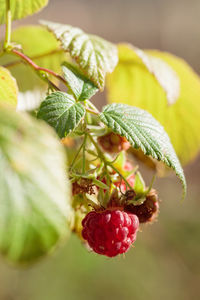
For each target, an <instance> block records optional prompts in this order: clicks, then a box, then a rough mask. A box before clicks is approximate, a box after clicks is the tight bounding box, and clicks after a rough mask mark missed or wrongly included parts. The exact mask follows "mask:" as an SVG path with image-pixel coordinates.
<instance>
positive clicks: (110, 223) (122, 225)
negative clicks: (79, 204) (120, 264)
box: [82, 209, 139, 257]
mask: <svg viewBox="0 0 200 300" xmlns="http://www.w3.org/2000/svg"><path fill="white" fill-rule="evenodd" d="M82 225H83V230H82V236H83V238H84V239H85V240H87V242H88V244H89V246H90V247H91V248H92V249H93V251H94V252H96V253H98V254H101V255H106V256H108V257H114V256H116V255H118V254H122V253H125V252H127V251H128V250H129V248H130V246H131V244H132V243H134V242H135V240H136V235H137V231H138V227H139V220H138V217H137V216H136V215H134V214H130V213H126V212H124V211H121V210H118V209H114V210H104V211H100V212H96V211H92V212H90V213H88V214H87V215H86V217H85V218H84V219H83V221H82Z"/></svg>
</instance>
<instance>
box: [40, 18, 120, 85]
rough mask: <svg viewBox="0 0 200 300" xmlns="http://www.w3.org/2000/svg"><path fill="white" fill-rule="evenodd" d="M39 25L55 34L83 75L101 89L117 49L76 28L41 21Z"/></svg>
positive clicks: (115, 58)
mask: <svg viewBox="0 0 200 300" xmlns="http://www.w3.org/2000/svg"><path fill="white" fill-rule="evenodd" d="M41 24H42V25H44V26H46V27H47V28H48V29H49V30H50V31H52V32H53V33H54V34H55V36H56V38H57V39H58V40H59V41H60V42H61V46H62V48H63V49H64V50H65V51H67V52H69V53H70V55H71V57H72V58H73V59H75V60H76V62H77V63H78V65H79V66H80V68H81V69H82V70H83V71H84V73H85V75H86V76H87V77H88V78H89V79H90V80H91V81H92V82H93V83H94V84H95V85H96V86H97V87H98V88H99V89H103V87H104V84H105V75H106V73H111V72H112V71H113V70H114V68H115V66H116V65H117V62H118V53H117V47H116V46H115V45H113V44H112V43H110V42H107V41H105V40H104V39H102V38H100V37H98V36H95V35H90V34H86V33H85V32H83V31H82V30H81V29H79V28H76V27H72V26H69V25H63V24H59V23H53V22H48V21H41Z"/></svg>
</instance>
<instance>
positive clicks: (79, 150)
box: [69, 141, 84, 171]
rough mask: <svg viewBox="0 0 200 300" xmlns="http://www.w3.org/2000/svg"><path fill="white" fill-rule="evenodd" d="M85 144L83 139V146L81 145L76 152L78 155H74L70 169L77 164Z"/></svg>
mask: <svg viewBox="0 0 200 300" xmlns="http://www.w3.org/2000/svg"><path fill="white" fill-rule="evenodd" d="M83 146H84V141H83V143H82V144H81V146H80V147H79V149H78V151H77V152H76V155H75V156H74V159H73V161H72V163H71V166H70V168H69V171H70V170H71V169H72V168H73V166H74V164H75V162H76V160H77V157H78V156H79V153H80V152H81V150H82V148H83Z"/></svg>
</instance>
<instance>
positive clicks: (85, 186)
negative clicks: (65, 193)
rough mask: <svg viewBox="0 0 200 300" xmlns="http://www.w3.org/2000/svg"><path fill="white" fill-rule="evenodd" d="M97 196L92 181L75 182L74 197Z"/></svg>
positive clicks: (84, 179) (83, 179)
mask: <svg viewBox="0 0 200 300" xmlns="http://www.w3.org/2000/svg"><path fill="white" fill-rule="evenodd" d="M83 193H84V194H89V195H92V194H95V188H94V184H93V183H92V180H90V179H86V178H81V179H79V180H78V181H75V182H73V183H72V195H73V196H74V195H77V194H83Z"/></svg>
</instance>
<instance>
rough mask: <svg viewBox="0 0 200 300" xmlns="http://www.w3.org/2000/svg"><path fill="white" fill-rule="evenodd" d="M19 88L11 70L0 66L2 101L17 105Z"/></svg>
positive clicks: (0, 99) (0, 95) (0, 97)
mask: <svg viewBox="0 0 200 300" xmlns="http://www.w3.org/2000/svg"><path fill="white" fill-rule="evenodd" d="M17 94H18V88H17V83H16V80H15V79H14V78H13V77H12V76H11V74H10V72H9V71H8V70H7V69H6V68H3V67H1V66H0V102H5V103H8V104H11V105H13V106H16V105H17Z"/></svg>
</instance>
